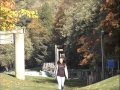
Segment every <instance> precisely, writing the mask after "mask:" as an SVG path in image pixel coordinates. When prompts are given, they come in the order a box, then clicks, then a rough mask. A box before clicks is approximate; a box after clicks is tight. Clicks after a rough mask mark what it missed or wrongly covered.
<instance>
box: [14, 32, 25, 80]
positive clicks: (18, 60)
mask: <svg viewBox="0 0 120 90" xmlns="http://www.w3.org/2000/svg"><path fill="white" fill-rule="evenodd" d="M15 54H16V55H15V73H16V78H18V79H21V80H25V60H24V33H15Z"/></svg>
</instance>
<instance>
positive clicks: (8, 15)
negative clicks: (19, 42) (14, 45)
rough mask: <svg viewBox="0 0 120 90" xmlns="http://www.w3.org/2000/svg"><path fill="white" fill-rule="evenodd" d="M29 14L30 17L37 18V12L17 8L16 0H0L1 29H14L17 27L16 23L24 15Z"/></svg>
mask: <svg viewBox="0 0 120 90" xmlns="http://www.w3.org/2000/svg"><path fill="white" fill-rule="evenodd" d="M24 15H26V16H28V17H29V18H37V12H35V11H28V10H25V9H21V10H20V11H17V10H16V4H15V2H14V0H0V30H1V31H6V30H8V31H9V30H13V29H15V27H16V23H17V22H18V21H19V18H20V17H22V16H24Z"/></svg>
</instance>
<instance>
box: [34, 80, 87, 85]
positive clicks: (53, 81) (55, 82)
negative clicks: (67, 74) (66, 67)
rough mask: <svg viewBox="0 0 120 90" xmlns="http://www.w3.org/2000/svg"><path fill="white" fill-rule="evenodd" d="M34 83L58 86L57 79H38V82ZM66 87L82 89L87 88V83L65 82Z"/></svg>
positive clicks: (78, 81) (77, 81)
mask: <svg viewBox="0 0 120 90" xmlns="http://www.w3.org/2000/svg"><path fill="white" fill-rule="evenodd" d="M33 82H36V83H54V84H57V80H55V79H38V80H34V81H33ZM65 85H66V86H68V87H82V86H85V82H83V81H80V80H79V79H70V80H66V81H65Z"/></svg>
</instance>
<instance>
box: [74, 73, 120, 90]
mask: <svg viewBox="0 0 120 90" xmlns="http://www.w3.org/2000/svg"><path fill="white" fill-rule="evenodd" d="M76 90H120V75H117V76H114V77H111V78H109V79H106V80H103V81H101V82H98V83H95V84H92V85H89V86H86V87H83V88H78V89H76Z"/></svg>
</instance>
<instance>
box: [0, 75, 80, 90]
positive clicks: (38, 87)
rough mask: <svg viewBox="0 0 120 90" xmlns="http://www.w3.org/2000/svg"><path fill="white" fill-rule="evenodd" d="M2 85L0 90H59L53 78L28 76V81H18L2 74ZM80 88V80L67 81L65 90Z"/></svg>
mask: <svg viewBox="0 0 120 90" xmlns="http://www.w3.org/2000/svg"><path fill="white" fill-rule="evenodd" d="M0 83H1V85H0V90H57V81H56V80H55V79H53V78H44V77H32V76H27V77H26V80H18V79H16V78H15V77H14V76H11V75H7V74H3V73H2V74H0ZM79 86H80V81H79V80H67V81H66V83H65V90H73V89H74V88H75V87H79Z"/></svg>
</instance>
